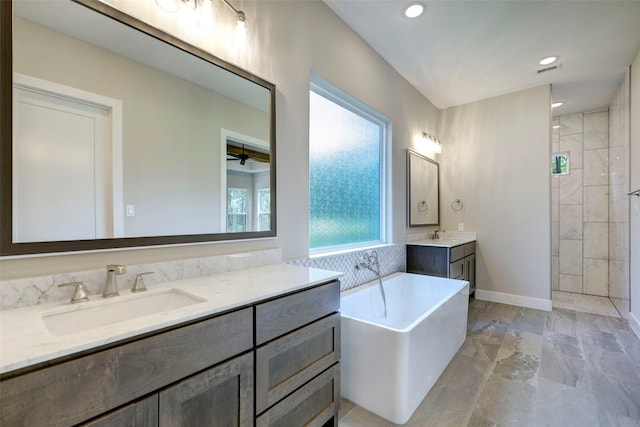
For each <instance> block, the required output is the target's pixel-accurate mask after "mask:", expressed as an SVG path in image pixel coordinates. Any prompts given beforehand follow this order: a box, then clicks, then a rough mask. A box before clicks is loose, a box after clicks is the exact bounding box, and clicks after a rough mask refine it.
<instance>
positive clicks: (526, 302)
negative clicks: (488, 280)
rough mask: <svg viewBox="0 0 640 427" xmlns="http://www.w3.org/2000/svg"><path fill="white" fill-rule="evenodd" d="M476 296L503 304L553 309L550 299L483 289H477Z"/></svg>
mask: <svg viewBox="0 0 640 427" xmlns="http://www.w3.org/2000/svg"><path fill="white" fill-rule="evenodd" d="M476 298H477V299H479V300H483V301H492V302H500V303H503V304H511V305H517V306H520V307H528V308H536V309H538V310H545V311H551V300H550V299H549V300H547V299H542V298H532V297H523V296H522V295H514V294H503V293H502V292H491V291H483V290H482V289H476Z"/></svg>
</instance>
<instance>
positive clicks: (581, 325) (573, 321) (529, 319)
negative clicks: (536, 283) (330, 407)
mask: <svg viewBox="0 0 640 427" xmlns="http://www.w3.org/2000/svg"><path fill="white" fill-rule="evenodd" d="M339 425H340V427H387V426H393V425H394V424H391V423H389V422H387V421H385V420H384V419H382V418H379V417H377V416H376V415H374V414H372V413H371V412H368V411H366V410H365V409H363V408H361V407H359V406H355V405H354V404H353V403H351V402H348V401H346V400H343V401H342V408H341V411H340V424H339ZM406 425H407V426H412V427H418V426H419V427H428V426H435V427H444V426H473V427H476V426H477V427H484V426H514V427H515V426H517V427H520V426H523V427H524V426H527V427H528V426H532V427H539V426H558V427H572V426H576V427H578V426H579V427H587V426H602V427H614V426H616V427H617V426H640V340H638V338H637V337H636V336H635V335H634V333H633V332H632V331H631V329H630V328H629V326H628V323H627V322H626V320H624V319H622V318H619V317H610V316H602V315H598V314H591V313H583V312H576V311H572V310H566V309H561V308H554V309H553V311H551V312H546V311H540V310H534V309H528V308H522V307H516V306H511V305H505V304H498V303H492V302H488V301H479V300H472V302H471V304H470V307H469V322H468V336H467V339H466V341H465V342H464V344H463V345H462V347H461V349H460V350H459V351H458V353H457V354H456V356H455V357H454V358H453V360H452V361H451V363H450V364H449V366H448V367H447V369H445V371H444V372H443V374H442V376H441V377H440V379H439V380H438V381H437V382H436V384H435V385H434V387H433V389H432V390H431V392H430V393H429V394H428V395H427V397H426V398H425V399H424V401H423V402H422V404H421V405H420V406H419V407H418V409H417V410H416V412H415V413H414V414H413V416H412V418H411V419H410V420H409V422H408V423H407V424H406Z"/></svg>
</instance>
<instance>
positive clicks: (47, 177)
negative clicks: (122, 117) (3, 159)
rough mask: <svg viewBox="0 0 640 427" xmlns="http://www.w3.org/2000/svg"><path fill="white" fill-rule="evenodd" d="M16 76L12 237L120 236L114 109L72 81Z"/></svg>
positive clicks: (17, 239) (33, 239)
mask: <svg viewBox="0 0 640 427" xmlns="http://www.w3.org/2000/svg"><path fill="white" fill-rule="evenodd" d="M14 81H15V82H16V84H15V85H14V89H13V97H14V98H13V99H14V101H13V200H12V204H13V218H14V221H13V240H14V242H40V241H55V240H76V239H96V238H107V237H117V236H118V235H122V226H121V224H122V218H121V215H120V216H118V215H117V214H116V213H114V194H113V193H114V191H116V192H118V189H117V188H114V187H115V186H114V183H113V181H112V176H113V171H112V169H113V166H114V165H117V164H118V162H117V161H114V160H113V158H112V155H113V150H112V147H113V142H112V129H111V122H112V113H113V111H112V109H110V108H109V107H107V106H104V105H101V103H98V102H93V101H94V100H92V99H91V98H92V95H91V94H79V93H75V92H74V91H73V88H67V87H63V86H61V85H55V84H52V83H50V82H47V81H44V80H40V79H34V78H31V77H29V76H21V75H18V76H16V77H15V78H14ZM70 92H74V93H70ZM79 95H83V96H85V95H86V96H85V97H84V98H83V99H80V98H78V96H79ZM110 102H114V103H117V101H116V100H111V101H110Z"/></svg>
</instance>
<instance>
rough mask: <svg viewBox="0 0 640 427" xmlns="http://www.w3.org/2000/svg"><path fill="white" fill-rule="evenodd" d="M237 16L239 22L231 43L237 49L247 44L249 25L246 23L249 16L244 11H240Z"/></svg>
mask: <svg viewBox="0 0 640 427" xmlns="http://www.w3.org/2000/svg"><path fill="white" fill-rule="evenodd" d="M237 16H238V22H237V23H236V30H235V32H234V33H233V40H232V41H231V44H232V45H233V47H235V48H236V49H242V48H243V47H244V46H245V44H247V26H246V23H245V22H246V19H247V18H246V16H245V15H244V12H242V11H239V12H238V13H237Z"/></svg>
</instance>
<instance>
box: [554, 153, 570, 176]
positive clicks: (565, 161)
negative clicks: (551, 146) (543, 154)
mask: <svg viewBox="0 0 640 427" xmlns="http://www.w3.org/2000/svg"><path fill="white" fill-rule="evenodd" d="M551 174H552V175H568V174H569V153H556V154H553V155H552V156H551Z"/></svg>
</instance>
